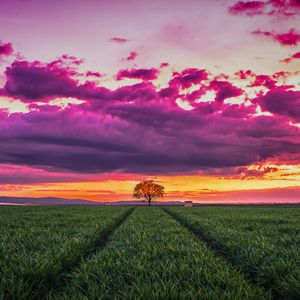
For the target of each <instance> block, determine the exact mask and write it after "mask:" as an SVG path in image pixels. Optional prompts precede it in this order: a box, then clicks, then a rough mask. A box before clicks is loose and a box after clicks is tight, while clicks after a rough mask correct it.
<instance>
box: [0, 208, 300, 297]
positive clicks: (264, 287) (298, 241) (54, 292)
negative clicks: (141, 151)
mask: <svg viewBox="0 0 300 300" xmlns="http://www.w3.org/2000/svg"><path fill="white" fill-rule="evenodd" d="M299 220H300V207H284V206H283V207H251V206H248V207H239V206H232V207H192V208H182V207H169V208H167V209H166V211H165V210H163V209H162V208H159V207H149V208H148V207H138V208H135V209H134V210H133V209H132V208H130V207H55V206H48V207H3V206H2V207H0V270H1V276H0V299H300V294H299V293H300V286H299V283H300V270H299V261H300V254H299V246H300V223H299V222H300V221H299Z"/></svg>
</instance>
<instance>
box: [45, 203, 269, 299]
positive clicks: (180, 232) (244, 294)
mask: <svg viewBox="0 0 300 300" xmlns="http://www.w3.org/2000/svg"><path fill="white" fill-rule="evenodd" d="M49 298H51V299H270V295H269V294H268V293H266V292H265V291H263V290H262V289H260V288H258V287H255V286H253V285H251V284H249V283H248V282H247V280H245V279H244V278H243V276H241V274H240V273H239V272H238V271H237V270H235V269H234V268H232V267H231V266H229V265H228V264H227V263H226V262H225V261H224V260H223V259H221V258H220V257H218V256H216V255H215V254H214V253H213V252H212V251H211V250H210V249H209V248H207V247H206V245H205V244H204V243H203V242H201V241H199V240H198V239H197V238H196V237H195V236H194V235H193V234H191V233H190V232H189V231H188V230H187V229H186V228H184V227H183V226H181V225H180V224H179V223H178V222H177V221H176V220H175V219H173V218H172V217H170V216H169V215H168V214H167V213H166V212H164V211H163V210H162V209H160V208H148V207H146V208H137V209H136V210H135V211H134V212H133V213H132V214H131V215H130V217H129V218H128V219H127V220H126V221H125V222H124V223H123V224H122V225H121V226H120V227H119V228H118V229H117V230H116V231H115V232H114V233H113V234H112V235H111V237H110V239H109V242H108V243H107V245H106V247H105V248H104V249H103V250H102V251H101V252H98V253H96V254H95V255H93V256H92V257H91V258H90V259H89V260H86V261H84V262H83V263H82V264H81V265H80V267H79V268H78V269H77V270H76V271H75V272H73V273H72V274H71V275H70V277H69V283H68V285H66V286H65V287H64V289H63V291H60V292H59V293H56V292H53V293H51V294H50V295H49Z"/></svg>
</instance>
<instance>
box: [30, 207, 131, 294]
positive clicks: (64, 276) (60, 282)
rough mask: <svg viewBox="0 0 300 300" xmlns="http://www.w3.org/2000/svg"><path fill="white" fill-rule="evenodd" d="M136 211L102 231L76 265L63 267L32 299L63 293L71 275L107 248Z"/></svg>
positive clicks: (125, 214) (75, 262)
mask: <svg viewBox="0 0 300 300" xmlns="http://www.w3.org/2000/svg"><path fill="white" fill-rule="evenodd" d="M134 210H135V207H132V208H130V209H129V210H128V211H126V212H125V213H124V214H123V215H121V216H120V218H119V219H118V220H117V221H116V222H115V223H114V224H113V225H112V226H111V227H108V228H107V229H105V230H103V231H101V233H100V236H99V239H97V240H96V241H95V242H94V243H93V246H91V247H88V248H87V249H86V250H85V251H84V253H82V254H81V255H80V256H79V258H78V260H76V261H74V263H72V264H69V265H65V266H63V267H62V269H61V272H60V275H58V276H57V277H56V278H55V280H54V281H51V282H48V283H47V285H44V286H42V287H41V286H40V287H38V288H37V290H36V294H35V295H36V296H33V297H32V298H31V299H47V298H48V296H49V295H50V294H53V293H57V292H59V291H61V290H62V289H63V288H64V287H65V286H66V285H67V284H68V280H69V277H70V275H71V274H72V273H73V272H74V271H75V270H76V269H78V268H79V267H80V265H81V264H82V263H83V262H84V261H86V260H88V259H89V258H90V257H91V256H92V255H94V254H96V253H97V252H99V251H102V250H103V249H104V248H105V247H106V245H107V243H108V242H109V240H110V237H111V235H112V234H113V233H114V232H115V231H116V230H117V229H118V228H119V227H120V226H121V225H122V224H123V223H124V222H125V221H126V220H127V218H128V217H129V216H130V215H131V214H132V213H133V211H134Z"/></svg>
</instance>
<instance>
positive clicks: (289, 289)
mask: <svg viewBox="0 0 300 300" xmlns="http://www.w3.org/2000/svg"><path fill="white" fill-rule="evenodd" d="M166 210H167V211H168V213H169V214H171V215H172V216H173V217H174V218H175V219H176V220H178V221H179V222H180V223H181V224H183V225H184V226H185V227H187V228H188V229H189V230H190V231H192V232H193V233H195V234H196V235H197V236H198V237H199V238H200V239H202V240H204V241H205V242H207V243H208V244H209V246H210V247H211V248H212V249H213V250H214V251H216V252H217V253H218V254H220V255H222V256H223V257H224V258H226V260H228V261H229V262H230V263H231V264H233V265H235V266H236V267H238V268H239V270H241V272H243V274H245V276H246V277H247V278H249V279H250V280H251V281H252V282H254V283H257V284H259V285H260V286H262V287H264V288H265V289H267V290H270V292H271V294H272V297H273V298H277V299H300V223H299V220H300V215H299V213H300V211H299V209H298V208H297V207H295V208H293V207H285V208H282V207H273V208H271V207H269V208H263V207H260V208H255V207H253V208H252V207H244V208H242V207H235V208H232V207H223V208H222V207H218V208H214V207H198V208H190V209H189V208H188V209H182V208H167V209H166Z"/></svg>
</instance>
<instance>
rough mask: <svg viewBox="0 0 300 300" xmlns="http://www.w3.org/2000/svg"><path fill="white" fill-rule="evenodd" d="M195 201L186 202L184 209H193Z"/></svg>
mask: <svg viewBox="0 0 300 300" xmlns="http://www.w3.org/2000/svg"><path fill="white" fill-rule="evenodd" d="M192 206H193V201H184V207H192Z"/></svg>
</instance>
